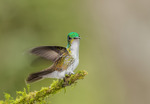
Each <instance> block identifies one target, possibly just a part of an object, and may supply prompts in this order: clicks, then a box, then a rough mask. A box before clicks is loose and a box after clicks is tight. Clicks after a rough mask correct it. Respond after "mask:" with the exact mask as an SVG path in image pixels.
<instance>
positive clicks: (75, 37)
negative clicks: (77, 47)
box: [67, 32, 80, 48]
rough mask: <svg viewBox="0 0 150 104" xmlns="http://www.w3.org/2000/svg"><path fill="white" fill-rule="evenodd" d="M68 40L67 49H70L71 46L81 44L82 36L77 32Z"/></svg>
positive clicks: (69, 35)
mask: <svg viewBox="0 0 150 104" xmlns="http://www.w3.org/2000/svg"><path fill="white" fill-rule="evenodd" d="M67 39H68V46H67V47H68V48H69V47H70V46H71V44H73V43H79V39H80V36H79V34H78V33H76V32H71V33H69V34H68V37H67Z"/></svg>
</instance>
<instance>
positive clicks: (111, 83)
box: [0, 0, 150, 104]
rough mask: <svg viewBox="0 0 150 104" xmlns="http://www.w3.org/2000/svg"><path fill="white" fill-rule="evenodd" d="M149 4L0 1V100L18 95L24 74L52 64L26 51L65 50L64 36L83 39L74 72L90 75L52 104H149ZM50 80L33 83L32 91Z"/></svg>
mask: <svg viewBox="0 0 150 104" xmlns="http://www.w3.org/2000/svg"><path fill="white" fill-rule="evenodd" d="M149 6H150V3H149V2H148V1H146V0H143V1H142V0H138V1H135V0H123V1H117V0H114V1H111V0H105V1H103V0H74V1H71V0H0V100H3V99H4V97H3V92H6V93H10V94H11V95H12V96H13V97H15V96H16V91H18V90H23V88H24V87H26V83H25V79H26V78H27V76H28V74H30V73H32V72H36V71H39V70H41V69H44V68H46V67H48V66H49V65H50V64H51V62H47V61H44V60H41V61H36V62H35V61H34V60H36V57H35V56H32V55H30V54H29V53H28V51H29V50H30V49H31V48H33V47H37V46H44V45H58V46H66V45H67V34H68V33H69V32H77V33H79V34H80V36H81V42H80V64H79V66H78V68H77V69H76V71H77V70H86V71H88V73H89V74H88V75H87V76H86V77H85V79H84V80H82V81H79V82H78V84H77V86H75V87H74V88H71V87H68V88H67V92H66V93H65V94H64V91H63V90H62V91H61V92H60V93H59V94H56V95H54V96H50V98H49V100H50V101H51V103H52V104H60V103H61V104H70V103H71V104H93V103H94V104H149V103H150V100H149V96H150V81H149V78H150V77H149V76H150V75H149V68H150V65H149V62H150V55H149V52H150V45H149V44H150V42H149V38H150V35H149V33H150V29H149V27H150V22H149V21H150V18H149V17H150V13H149ZM52 81H53V79H44V80H42V81H39V82H37V83H33V84H31V91H34V90H40V88H41V87H46V86H49V85H50V84H51V83H52Z"/></svg>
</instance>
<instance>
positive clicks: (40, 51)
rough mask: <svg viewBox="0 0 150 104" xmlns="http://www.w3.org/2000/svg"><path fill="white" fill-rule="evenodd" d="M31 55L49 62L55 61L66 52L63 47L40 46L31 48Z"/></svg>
mask: <svg viewBox="0 0 150 104" xmlns="http://www.w3.org/2000/svg"><path fill="white" fill-rule="evenodd" d="M30 52H31V53H32V54H35V55H37V56H40V57H43V58H46V59H48V60H51V61H53V62H54V61H56V59H57V58H58V57H60V56H61V55H62V54H63V53H64V52H68V51H67V49H66V48H65V47H61V46H41V47H36V48H33V49H32V50H31V51H30Z"/></svg>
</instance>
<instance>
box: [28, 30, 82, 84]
mask: <svg viewBox="0 0 150 104" xmlns="http://www.w3.org/2000/svg"><path fill="white" fill-rule="evenodd" d="M67 41H68V44H67V47H62V46H40V47H36V48H33V49H31V51H30V52H31V53H32V54H35V55H37V56H40V57H42V58H45V59H48V60H51V61H52V62H53V64H52V65H51V66H50V67H48V68H46V69H44V70H42V71H40V72H35V73H32V74H30V75H29V77H28V78H27V80H26V81H27V83H31V82H35V81H38V80H41V79H44V78H57V79H63V78H64V77H65V75H66V74H67V75H70V74H74V72H73V71H74V70H75V69H76V68H77V66H78V64H79V44H80V36H79V34H78V33H76V32H71V33H69V34H68V36H67Z"/></svg>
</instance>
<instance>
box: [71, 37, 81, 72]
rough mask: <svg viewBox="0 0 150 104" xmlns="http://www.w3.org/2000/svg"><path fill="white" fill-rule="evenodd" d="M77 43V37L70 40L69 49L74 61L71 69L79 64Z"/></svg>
mask: <svg viewBox="0 0 150 104" xmlns="http://www.w3.org/2000/svg"><path fill="white" fill-rule="evenodd" d="M79 44H80V41H79V39H76V40H74V41H73V42H72V44H71V47H70V50H71V55H72V57H73V58H74V59H75V62H74V63H73V66H72V71H73V70H74V69H75V68H76V67H77V66H78V64H79Z"/></svg>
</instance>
